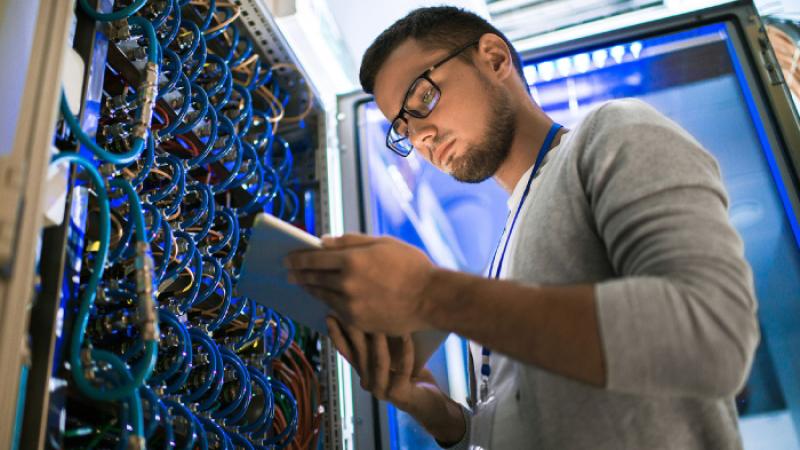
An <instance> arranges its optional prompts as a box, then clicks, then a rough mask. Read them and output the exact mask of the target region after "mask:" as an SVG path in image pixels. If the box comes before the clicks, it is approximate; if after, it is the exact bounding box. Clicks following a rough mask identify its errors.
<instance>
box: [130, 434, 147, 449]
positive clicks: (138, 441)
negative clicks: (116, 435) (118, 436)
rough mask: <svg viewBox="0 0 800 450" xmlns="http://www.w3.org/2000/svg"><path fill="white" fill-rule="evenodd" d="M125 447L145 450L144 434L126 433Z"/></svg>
mask: <svg viewBox="0 0 800 450" xmlns="http://www.w3.org/2000/svg"><path fill="white" fill-rule="evenodd" d="M126 448H127V450H145V448H146V447H145V439H144V436H137V435H135V434H131V435H128V446H127V447H126Z"/></svg>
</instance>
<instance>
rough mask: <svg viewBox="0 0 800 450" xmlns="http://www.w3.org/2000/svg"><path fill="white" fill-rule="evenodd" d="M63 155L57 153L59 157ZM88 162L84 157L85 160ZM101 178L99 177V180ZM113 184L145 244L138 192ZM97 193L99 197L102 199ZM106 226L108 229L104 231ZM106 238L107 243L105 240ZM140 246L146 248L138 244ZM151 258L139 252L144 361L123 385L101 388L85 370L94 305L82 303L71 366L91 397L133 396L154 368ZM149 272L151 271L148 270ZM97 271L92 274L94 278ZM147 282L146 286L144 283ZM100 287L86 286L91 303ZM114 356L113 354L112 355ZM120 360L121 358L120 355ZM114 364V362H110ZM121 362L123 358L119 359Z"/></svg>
mask: <svg viewBox="0 0 800 450" xmlns="http://www.w3.org/2000/svg"><path fill="white" fill-rule="evenodd" d="M62 155H63V154H61V155H58V156H56V158H57V159H58V158H59V157H60V156H62ZM84 161H85V160H84ZM95 173H96V174H97V176H98V177H99V176H100V175H99V173H97V172H96V170H95ZM98 181H100V180H98ZM111 185H112V186H113V187H116V188H120V189H123V190H124V191H125V193H126V194H127V195H128V201H129V204H130V206H131V211H132V213H133V218H134V223H135V224H136V226H135V230H136V238H137V241H138V242H140V243H143V244H144V245H147V244H146V236H145V229H146V225H145V223H144V222H145V221H144V214H143V213H142V207H141V203H140V202H139V197H138V195H136V191H134V190H133V187H132V186H131V185H130V183H128V182H127V181H125V180H121V179H114V180H112V181H111ZM103 196H104V197H106V198H104V199H102V200H103V201H101V216H103V217H105V220H102V219H101V242H100V247H101V248H103V251H102V253H99V255H98V256H102V257H100V258H99V260H100V262H101V264H102V263H104V262H105V260H106V257H107V254H108V241H109V237H108V236H109V230H108V221H109V217H110V214H109V211H108V200H107V197H108V195H107V193H105V192H104V193H103ZM99 197H100V196H98V200H101V199H100V198H99ZM103 228H105V230H103ZM103 240H105V242H103ZM139 248H144V247H143V246H142V247H139ZM148 258H149V254H147V253H140V252H137V271H140V272H139V273H140V274H141V275H139V276H141V277H142V278H141V279H139V278H137V291H138V292H137V293H138V294H139V301H140V302H141V303H140V306H142V307H141V309H140V311H141V312H142V314H143V317H145V318H146V320H145V322H144V324H143V328H142V339H143V340H144V341H145V355H144V356H143V357H142V360H141V361H140V362H139V364H138V365H137V367H136V371H135V375H132V376H131V379H130V382H126V383H125V384H123V385H121V386H115V387H114V388H112V389H100V388H97V387H95V386H94V385H93V384H92V383H91V381H90V380H89V379H88V378H87V377H86V371H85V370H84V365H83V359H82V357H81V354H82V347H83V340H84V339H83V338H84V335H85V334H86V326H87V324H88V321H89V314H90V308H91V304H89V302H82V303H81V307H80V310H79V312H78V315H77V320H76V325H77V326H75V328H74V329H73V336H72V340H71V342H70V344H71V345H70V364H71V365H72V375H73V378H74V379H75V383H76V384H77V385H78V388H79V389H80V390H81V391H82V392H83V393H84V394H85V395H86V396H87V397H89V398H91V399H93V400H106V401H108V400H122V399H124V398H125V397H128V396H130V395H131V393H132V392H134V391H136V389H137V388H138V387H139V386H141V385H142V384H144V382H145V380H146V379H147V377H148V376H149V375H150V373H151V372H152V371H153V367H154V366H155V361H156V357H157V356H158V344H157V338H158V320H157V319H156V318H154V317H152V316H151V314H152V315H154V313H155V300H154V299H153V297H152V265H151V264H148V263H147V262H145V261H146V260H147V259H148ZM148 272H150V273H148ZM94 275H95V274H94V273H92V277H93V276H94ZM100 275H101V276H102V270H101V271H100ZM148 283H150V286H149V287H148V286H146V284H148ZM143 284H144V285H143ZM96 290H97V281H95V282H94V283H92V282H91V279H90V284H89V286H87V288H86V290H85V291H84V292H92V293H91V294H89V295H90V298H91V303H94V297H95V294H94V292H96ZM94 352H95V351H94V350H92V352H91V354H92V355H94ZM112 356H113V355H112ZM117 360H118V358H117ZM111 362H112V363H113V362H114V361H111ZM120 363H121V361H120Z"/></svg>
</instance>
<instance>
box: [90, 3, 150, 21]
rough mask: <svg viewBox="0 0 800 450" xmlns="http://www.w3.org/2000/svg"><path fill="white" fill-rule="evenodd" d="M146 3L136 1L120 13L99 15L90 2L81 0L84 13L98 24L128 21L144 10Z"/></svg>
mask: <svg viewBox="0 0 800 450" xmlns="http://www.w3.org/2000/svg"><path fill="white" fill-rule="evenodd" d="M145 3H147V0H135V1H134V2H133V3H131V4H130V5H128V6H126V7H125V8H122V9H120V10H119V11H114V12H113V13H99V12H97V10H95V9H94V8H92V6H91V5H89V2H88V0H80V5H81V8H82V9H83V11H84V12H85V13H86V14H87V15H88V16H89V17H91V18H92V19H94V20H96V21H98V22H114V21H117V20H122V19H127V18H129V17H131V16H132V15H134V14H136V12H137V11H139V10H140V9H142V6H144V4H145Z"/></svg>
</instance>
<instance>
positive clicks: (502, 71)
mask: <svg viewBox="0 0 800 450" xmlns="http://www.w3.org/2000/svg"><path fill="white" fill-rule="evenodd" d="M478 58H479V59H480V61H481V62H482V63H483V64H482V65H483V68H484V69H485V70H488V71H489V72H490V73H489V75H491V76H492V78H495V79H496V80H498V81H505V80H506V79H507V78H508V77H509V76H513V75H514V74H515V73H516V69H515V68H514V62H513V60H512V58H511V50H510V49H509V48H508V45H507V44H506V43H505V41H503V39H502V38H501V37H500V36H498V35H496V34H493V33H486V34H484V35H483V36H481V38H480V40H479V41H478Z"/></svg>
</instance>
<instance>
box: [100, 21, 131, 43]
mask: <svg viewBox="0 0 800 450" xmlns="http://www.w3.org/2000/svg"><path fill="white" fill-rule="evenodd" d="M106 35H107V36H108V39H109V40H110V41H116V42H119V41H127V40H128V39H130V38H131V26H130V25H129V24H128V20H127V19H122V20H115V21H113V22H108V28H107V29H106Z"/></svg>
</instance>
